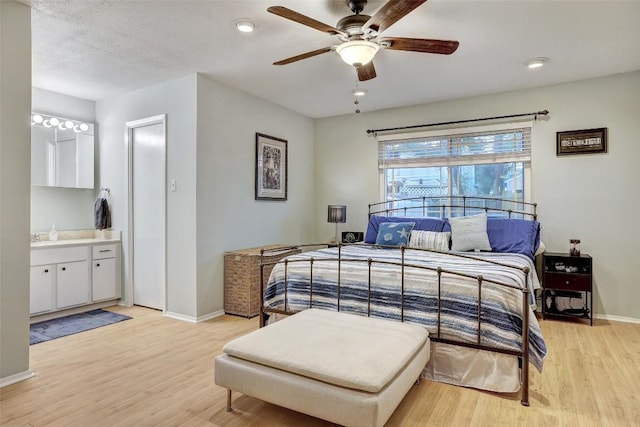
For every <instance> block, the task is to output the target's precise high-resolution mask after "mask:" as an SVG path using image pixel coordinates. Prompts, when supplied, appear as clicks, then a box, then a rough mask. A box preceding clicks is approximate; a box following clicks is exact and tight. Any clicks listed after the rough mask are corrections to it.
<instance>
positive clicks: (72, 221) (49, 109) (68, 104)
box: [31, 88, 99, 233]
mask: <svg viewBox="0 0 640 427" xmlns="http://www.w3.org/2000/svg"><path fill="white" fill-rule="evenodd" d="M31 110H32V111H34V112H38V113H47V114H52V115H57V116H59V117H64V118H67V119H74V120H80V121H84V122H89V123H95V121H96V103H95V102H94V101H90V100H86V99H81V98H76V97H73V96H68V95H63V94H60V93H56V92H51V91H48V90H44V89H39V88H33V90H32V94H31ZM98 145H99V138H98V136H97V132H96V136H95V147H96V153H97V147H98ZM97 160H99V159H97ZM95 167H96V174H97V168H98V167H99V161H96V162H95ZM96 176H97V175H96ZM95 197H96V191H95V190H90V189H84V188H55V187H39V186H34V187H31V231H32V232H34V233H35V232H46V231H49V229H50V228H51V224H52V223H55V224H56V228H57V229H58V230H80V229H92V228H93V203H94V202H95Z"/></svg>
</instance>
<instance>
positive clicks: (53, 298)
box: [30, 232, 121, 320]
mask: <svg viewBox="0 0 640 427" xmlns="http://www.w3.org/2000/svg"><path fill="white" fill-rule="evenodd" d="M61 234H63V233H61ZM110 234H115V236H113V235H109V236H108V237H105V238H94V237H91V236H86V235H85V236H82V235H76V236H71V237H76V238H66V239H61V240H57V241H42V242H32V243H31V282H30V287H31V298H30V303H31V305H30V314H31V316H32V318H33V317H34V316H38V320H40V319H43V318H44V317H46V318H53V317H58V316H62V315H67V314H70V313H72V312H80V311H86V310H88V309H93V308H99V307H105V306H108V305H113V304H114V303H116V302H117V300H119V299H120V293H121V285H120V277H121V273H120V271H121V270H120V269H121V263H120V258H121V256H120V251H121V242H120V236H119V233H115V232H110ZM63 235H64V234H63ZM44 315H46V316H44Z"/></svg>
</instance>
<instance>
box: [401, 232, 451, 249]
mask: <svg viewBox="0 0 640 427" xmlns="http://www.w3.org/2000/svg"><path fill="white" fill-rule="evenodd" d="M449 239H451V233H449V232H448V231H447V232H443V233H438V232H436V231H423V230H413V231H412V232H411V237H410V238H409V247H410V248H417V249H429V250H432V251H441V252H447V251H449Z"/></svg>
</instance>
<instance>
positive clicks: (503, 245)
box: [487, 218, 540, 259]
mask: <svg viewBox="0 0 640 427" xmlns="http://www.w3.org/2000/svg"><path fill="white" fill-rule="evenodd" d="M487 234H488V235H489V243H490V244H491V250H492V251H493V252H510V253H517V254H523V255H526V256H528V257H529V258H531V259H534V258H535V253H536V250H537V249H538V246H539V245H540V223H539V222H538V221H531V220H528V219H517V218H489V219H487Z"/></svg>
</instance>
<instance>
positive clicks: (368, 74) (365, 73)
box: [357, 61, 377, 82]
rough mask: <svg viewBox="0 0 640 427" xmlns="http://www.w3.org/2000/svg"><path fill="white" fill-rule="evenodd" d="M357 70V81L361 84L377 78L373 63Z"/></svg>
mask: <svg viewBox="0 0 640 427" xmlns="http://www.w3.org/2000/svg"><path fill="white" fill-rule="evenodd" d="M357 70H358V80H360V81H361V82H366V81H367V80H371V79H373V78H375V77H376V76H377V74H376V68H375V67H374V66H373V61H371V62H369V63H367V64H365V65H361V66H359V67H357Z"/></svg>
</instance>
